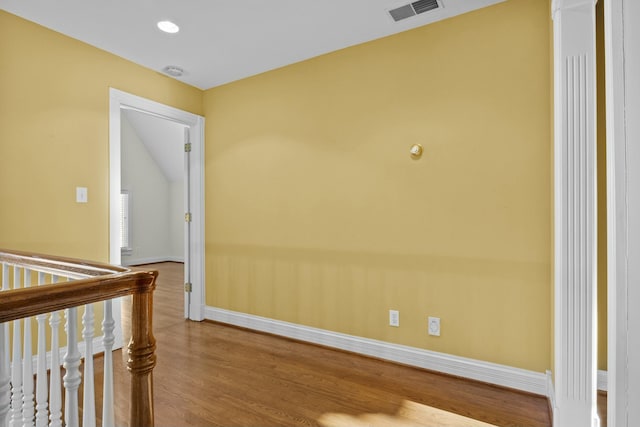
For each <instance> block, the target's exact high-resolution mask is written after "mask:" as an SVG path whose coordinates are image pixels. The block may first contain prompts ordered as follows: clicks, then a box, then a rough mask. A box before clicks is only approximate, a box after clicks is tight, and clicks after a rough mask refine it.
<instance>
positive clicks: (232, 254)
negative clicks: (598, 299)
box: [204, 0, 552, 371]
mask: <svg viewBox="0 0 640 427" xmlns="http://www.w3.org/2000/svg"><path fill="white" fill-rule="evenodd" d="M549 46H550V43H549V4H548V2H541V1H539V0H513V1H509V2H506V3H503V4H500V5H497V6H493V7H489V8H486V9H482V10H480V11H476V12H473V13H469V14H466V15H463V16H460V17H457V18H453V19H449V20H446V21H443V22H440V23H436V24H433V25H430V26H427V27H423V28H419V29H416V30H413V31H409V32H406V33H402V34H400V35H396V36H393V37H388V38H385V39H381V40H377V41H374V42H370V43H367V44H364V45H360V46H356V47H352V48H349V49H345V50H342V51H339V52H335V53H332V54H329V55H325V56H322V57H319V58H315V59H312V60H309V61H306V62H302V63H299V64H295V65H292V66H289V67H285V68H282V69H279V70H276V71H273V72H269V73H265V74H262V75H259V76H256V77H253V78H249V79H245V80H242V81H239V82H236V83H232V84H228V85H225V86H222V87H218V88H214V89H212V90H209V91H207V92H205V97H204V111H205V115H206V117H207V131H206V139H207V150H206V212H207V220H206V221H207V222H206V225H207V226H206V232H207V235H206V242H207V272H206V273H207V304H209V305H213V306H217V307H222V308H226V309H231V310H237V311H241V312H246V313H251V314H256V315H260V316H266V317H271V318H276V319H281V320H285V321H290V322H296V323H301V324H305V325H310V326H315V327H320V328H326V329H329V330H334V331H339V332H344V333H348V334H354V335H359V336H365V337H370V338H375V339H381V340H385V341H389V342H394V343H399V344H406V345H411V346H415V347H420V348H427V349H432V350H436V351H442V352H446V353H451V354H456V355H461V356H467V357H472V358H476V359H481V360H488V361H491V362H497V363H504V364H507V365H512V366H518V367H522V368H527V369H532V370H536V371H543V370H544V369H546V368H548V367H549V364H550V338H549V330H550V319H551V305H550V298H549V287H550V282H549V277H550V259H551V252H550V251H551V244H552V242H551V223H550V215H549V212H550V209H551V206H550V201H551V191H550V188H551V182H550V178H551V170H550V164H551V159H550V152H551V149H550V148H551V139H550V134H551V129H550V126H551V124H550V114H549V108H550V102H551V101H550V90H549V89H550V84H551V82H550V76H549V67H550V62H549V61H550V54H551V52H550V50H549ZM413 143H421V144H422V145H423V146H424V147H425V155H424V157H423V158H422V159H421V160H419V161H414V160H412V159H411V158H410V157H409V147H410V146H411V144H413ZM389 309H397V310H399V311H400V328H392V327H389V326H387V322H388V310H389ZM427 316H439V317H441V319H442V336H441V337H439V338H435V337H430V336H428V335H427V333H426V318H427Z"/></svg>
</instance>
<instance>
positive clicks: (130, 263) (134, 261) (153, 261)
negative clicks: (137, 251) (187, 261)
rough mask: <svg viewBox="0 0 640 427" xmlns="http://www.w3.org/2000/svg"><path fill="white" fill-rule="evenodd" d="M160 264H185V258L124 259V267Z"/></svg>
mask: <svg viewBox="0 0 640 427" xmlns="http://www.w3.org/2000/svg"><path fill="white" fill-rule="evenodd" d="M159 262H184V257H176V256H161V257H148V258H131V259H126V258H125V257H122V265H124V266H133V265H142V264H156V263H159Z"/></svg>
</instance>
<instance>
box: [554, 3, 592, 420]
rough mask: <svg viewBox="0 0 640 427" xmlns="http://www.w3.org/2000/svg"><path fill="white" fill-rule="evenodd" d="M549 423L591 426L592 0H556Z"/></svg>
mask: <svg viewBox="0 0 640 427" xmlns="http://www.w3.org/2000/svg"><path fill="white" fill-rule="evenodd" d="M552 14H553V25H554V88H555V94H554V105H555V108H554V126H555V128H554V147H555V149H554V157H555V159H554V160H555V168H554V172H555V278H554V288H555V336H554V339H555V372H554V379H555V390H554V391H555V408H554V411H553V417H554V425H557V426H562V427H573V426H576V427H578V426H579V427H587V426H591V427H596V426H598V425H599V420H598V417H597V410H596V389H597V368H596V364H597V336H596V331H597V323H596V322H597V307H596V302H597V300H596V298H597V274H596V273H597V240H596V239H597V216H596V215H597V194H596V191H597V190H596V188H597V187H596V74H595V70H596V65H595V64H596V56H595V55H596V49H595V1H594V0H564V1H563V0H555V1H554V2H553V4H552Z"/></svg>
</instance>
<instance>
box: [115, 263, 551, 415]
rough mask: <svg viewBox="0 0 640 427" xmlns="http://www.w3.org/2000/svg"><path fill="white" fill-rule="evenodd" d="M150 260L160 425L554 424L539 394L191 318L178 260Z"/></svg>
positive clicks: (122, 397)
mask: <svg viewBox="0 0 640 427" xmlns="http://www.w3.org/2000/svg"><path fill="white" fill-rule="evenodd" d="M144 267H145V268H153V269H157V270H159V272H160V276H159V280H158V287H157V290H156V292H155V295H154V333H155V336H156V339H157V356H158V364H157V366H156V369H155V371H154V391H155V414H156V425H157V426H159V427H162V426H227V427H230V426H264V427H269V426H319V425H321V423H320V421H321V420H326V417H327V415H329V414H334V415H335V416H336V417H337V418H336V419H351V420H362V421H365V422H366V423H367V425H394V426H403V425H416V422H417V421H416V420H415V419H414V420H413V421H411V420H409V424H406V423H407V419H408V418H407V414H408V413H412V414H413V416H416V415H415V414H416V413H417V412H416V411H417V409H416V408H425V410H426V409H428V408H435V409H434V411H432V412H433V413H437V414H439V416H446V413H451V414H457V415H459V416H463V417H469V418H472V419H474V420H478V421H479V422H484V423H488V424H491V425H495V426H504V427H507V426H513V427H527V426H529V427H549V426H550V425H551V421H550V417H549V411H548V404H547V399H546V398H545V397H542V396H535V395H531V394H526V393H520V392H517V391H514V390H509V389H504V388H501V387H496V386H491V385H488V384H484V383H480V382H475V381H468V380H465V379H461V378H455V377H451V376H447V375H442V374H438V373H434V372H429V371H425V370H422V369H417V368H413V367H408V366H402V365H398V364H394V363H390V362H385V361H381V360H376V359H373V358H368V357H364V356H359V355H355V354H352V353H347V352H343V351H338V350H333V349H329V348H325V347H320V346H316V345H313V344H307V343H302V342H297V341H293V340H289V339H285V338H280V337H275V336H272V335H268V334H262V333H256V332H253V331H249V330H245V329H241V328H236V327H231V326H227V325H223V324H220V323H214V322H207V321H205V322H201V323H197V322H190V321H186V320H184V319H183V299H182V298H183V293H182V284H183V279H182V264H178V263H162V264H154V265H147V266H144ZM114 360H115V361H116V362H117V364H118V366H116V368H115V369H116V378H115V381H116V385H115V386H116V393H117V396H116V405H117V409H116V410H117V418H118V423H119V425H125V424H126V422H125V420H126V414H127V411H128V391H127V390H128V378H127V372H126V369H125V368H124V367H123V360H122V357H121V356H117V357H114ZM407 408H413V409H411V411H409V412H407V411H408V409H407ZM403 411H404V412H403ZM425 413H426V412H425ZM443 413H444V414H445V415H442V414H443ZM323 417H324V418H323ZM340 417H342V418H340ZM345 417H346V418H345ZM349 417H351V418H349ZM376 420H377V421H376ZM376 422H378V424H376ZM411 423H413V424H411ZM325 425H326V424H325ZM425 425H428V424H425Z"/></svg>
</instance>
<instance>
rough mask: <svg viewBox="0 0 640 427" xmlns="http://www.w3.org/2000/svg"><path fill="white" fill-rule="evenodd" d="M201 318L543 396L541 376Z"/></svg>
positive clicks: (277, 324) (302, 330)
mask: <svg viewBox="0 0 640 427" xmlns="http://www.w3.org/2000/svg"><path fill="white" fill-rule="evenodd" d="M205 318H206V319H209V320H214V321H216V322H222V323H227V324H230V325H234V326H240V327H243V328H248V329H253V330H256V331H261V332H267V333H270V334H274V335H280V336H283V337H287V338H292V339H295V340H299V341H306V342H310V343H314V344H319V345H323V346H327V347H333V348H337V349H340V350H345V351H350V352H353V353H358V354H363V355H366V356H371V357H376V358H379V359H385V360H389V361H392V362H397V363H402V364H405V365H410V366H415V367H418V368H423V369H428V370H431V371H437V372H442V373H445V374H450V375H455V376H459V377H464V378H469V379H472V380H476V381H482V382H486V383H490V384H495V385H499V386H502V387H509V388H513V389H516V390H522V391H526V392H528V393H534V394H539V395H542V396H546V395H547V377H546V375H545V374H544V373H542V372H533V371H528V370H526V369H520V368H514V367H511V366H505V365H499V364H497V363H490V362H484V361H481V360H475V359H469V358H466V357H460V356H453V355H450V354H445V353H438V352H435V351H429V350H423V349H419V348H415V347H408V346H404V345H399V344H391V343H388V342H384V341H378V340H373V339H369V338H362V337H357V336H353V335H347V334H341V333H338V332H332V331H327V330H325V329H318V328H312V327H309V326H303V325H298V324H295V323H289V322H283V321H280V320H273V319H268V318H265V317H260V316H254V315H251V314H245V313H239V312H236V311H230V310H224V309H221V308H215V307H210V306H206V307H205Z"/></svg>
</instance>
